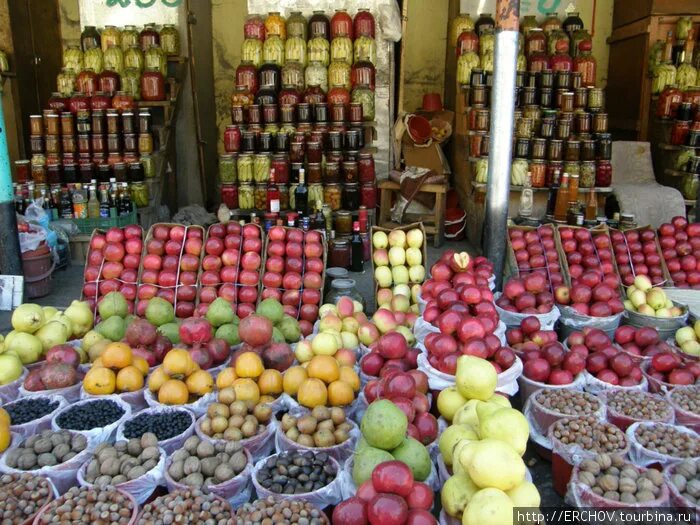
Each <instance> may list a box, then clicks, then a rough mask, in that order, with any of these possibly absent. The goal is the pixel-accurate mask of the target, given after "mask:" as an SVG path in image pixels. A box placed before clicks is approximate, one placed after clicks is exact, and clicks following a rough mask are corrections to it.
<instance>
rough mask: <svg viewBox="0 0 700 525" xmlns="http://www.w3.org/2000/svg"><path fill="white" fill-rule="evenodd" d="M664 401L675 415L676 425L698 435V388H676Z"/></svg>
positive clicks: (699, 420)
mask: <svg viewBox="0 0 700 525" xmlns="http://www.w3.org/2000/svg"><path fill="white" fill-rule="evenodd" d="M666 399H667V400H668V402H669V403H671V406H672V407H673V410H674V411H675V413H676V423H678V424H679V425H683V426H685V427H688V428H690V429H691V430H694V431H695V432H698V433H700V387H698V386H697V385H688V386H677V387H676V388H674V389H673V390H671V391H670V392H669V393H668V394H666Z"/></svg>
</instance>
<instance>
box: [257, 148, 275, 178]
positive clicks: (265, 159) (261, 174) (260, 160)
mask: <svg viewBox="0 0 700 525" xmlns="http://www.w3.org/2000/svg"><path fill="white" fill-rule="evenodd" d="M271 167H272V159H271V158H270V155H269V154H267V153H258V154H257V155H255V158H254V159H253V180H254V181H255V182H257V183H261V182H267V181H268V180H270V168H271Z"/></svg>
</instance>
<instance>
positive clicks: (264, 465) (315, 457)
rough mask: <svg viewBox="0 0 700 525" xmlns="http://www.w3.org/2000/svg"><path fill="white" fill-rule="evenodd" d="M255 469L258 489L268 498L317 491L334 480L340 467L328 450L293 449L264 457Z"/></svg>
mask: <svg viewBox="0 0 700 525" xmlns="http://www.w3.org/2000/svg"><path fill="white" fill-rule="evenodd" d="M254 471H255V472H254V474H253V484H254V485H255V490H256V492H257V494H258V496H260V497H266V496H269V495H271V494H298V495H303V494H309V493H313V492H317V491H319V490H322V489H324V488H326V487H328V485H330V484H331V483H334V482H335V481H336V479H337V478H338V474H339V471H340V469H339V466H338V462H337V461H336V460H335V459H333V458H332V457H330V456H329V455H328V454H327V453H325V452H312V451H302V450H289V451H286V452H280V453H279V454H273V455H272V456H270V457H269V458H267V459H262V460H260V461H259V462H258V464H257V465H255V469H254ZM338 496H339V495H338Z"/></svg>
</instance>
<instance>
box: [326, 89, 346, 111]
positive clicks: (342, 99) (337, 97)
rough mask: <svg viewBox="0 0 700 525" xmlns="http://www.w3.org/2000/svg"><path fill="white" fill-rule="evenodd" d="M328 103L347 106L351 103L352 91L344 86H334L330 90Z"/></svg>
mask: <svg viewBox="0 0 700 525" xmlns="http://www.w3.org/2000/svg"><path fill="white" fill-rule="evenodd" d="M328 103H329V104H340V105H343V106H347V105H348V104H350V91H348V90H347V89H346V88H345V87H344V86H333V87H332V88H331V89H330V90H329V91H328Z"/></svg>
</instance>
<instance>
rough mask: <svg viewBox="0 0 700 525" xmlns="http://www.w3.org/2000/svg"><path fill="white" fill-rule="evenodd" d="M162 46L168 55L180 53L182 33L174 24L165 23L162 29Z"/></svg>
mask: <svg viewBox="0 0 700 525" xmlns="http://www.w3.org/2000/svg"><path fill="white" fill-rule="evenodd" d="M160 47H162V48H163V51H164V52H165V54H166V55H179V54H180V33H179V32H178V30H177V28H176V27H175V26H174V25H173V24H165V25H164V26H163V28H162V29H161V30H160Z"/></svg>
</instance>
